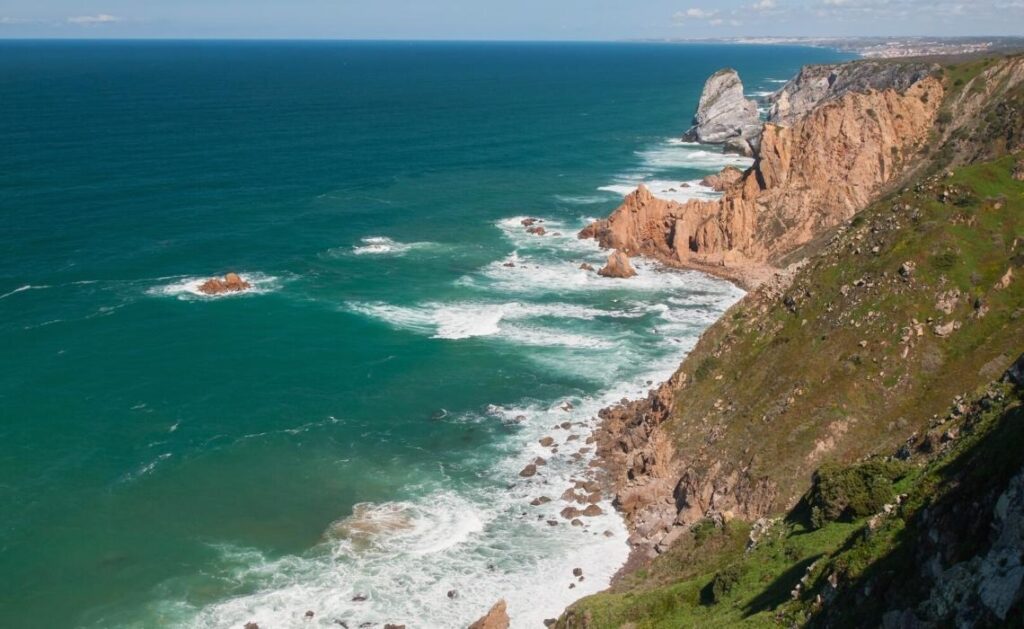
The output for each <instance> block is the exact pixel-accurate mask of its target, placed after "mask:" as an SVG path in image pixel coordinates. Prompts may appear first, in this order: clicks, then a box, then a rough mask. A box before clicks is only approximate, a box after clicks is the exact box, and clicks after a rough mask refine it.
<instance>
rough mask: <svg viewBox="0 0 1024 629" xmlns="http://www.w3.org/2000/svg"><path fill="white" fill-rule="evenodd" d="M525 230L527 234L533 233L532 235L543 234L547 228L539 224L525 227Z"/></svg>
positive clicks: (546, 231)
mask: <svg viewBox="0 0 1024 629" xmlns="http://www.w3.org/2000/svg"><path fill="white" fill-rule="evenodd" d="M526 232H527V233H528V234H533V235H534V236H543V235H544V234H546V233H548V230H546V229H544V228H543V227H541V226H540V225H534V226H533V227H527V228H526Z"/></svg>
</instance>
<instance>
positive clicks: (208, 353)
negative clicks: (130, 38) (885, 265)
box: [0, 42, 843, 629]
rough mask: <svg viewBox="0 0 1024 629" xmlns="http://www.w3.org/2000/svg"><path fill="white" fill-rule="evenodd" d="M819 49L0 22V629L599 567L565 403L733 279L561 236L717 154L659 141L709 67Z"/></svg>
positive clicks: (331, 621)
mask: <svg viewBox="0 0 1024 629" xmlns="http://www.w3.org/2000/svg"><path fill="white" fill-rule="evenodd" d="M841 58H843V57H842V56H841V55H838V54H836V53H832V52H829V51H827V50H822V49H812V48H796V47H792V48H790V47H770V48H769V47H757V46H711V45H708V46H669V45H664V46H663V45H633V44H600V45H598V44H442V43H435V44H425V43H420V44H407V43H387V44H384V43H360V44H355V43H305V44H300V43H284V42H282V43H255V42H252V43H184V42H182V43H176V42H161V43H124V42H117V43H82V42H75V43H71V42H60V43H40V42H3V43H0V95H2V96H3V100H4V105H3V107H4V111H5V113H6V114H7V115H5V116H2V117H0V142H2V144H3V146H5V147H6V148H5V150H4V151H0V207H2V217H3V218H2V221H3V229H2V230H0V247H2V250H3V252H4V255H2V256H0V338H2V341H0V343H2V347H3V352H2V353H0V376H2V377H0V404H2V408H3V413H2V416H3V421H2V423H0V443H2V444H3V445H2V446H0V591H3V592H5V593H6V596H5V597H3V599H0V626H4V627H37V626H61V625H71V626H86V627H152V626H173V627H179V626H180V627H240V626H242V625H243V624H244V623H246V622H248V621H254V622H258V623H259V624H260V626H261V627H264V629H266V628H267V627H289V626H304V627H305V626H339V625H337V624H335V622H336V621H343V622H346V623H348V625H349V626H350V627H356V626H359V625H360V624H361V623H367V622H369V623H374V625H375V626H381V625H383V624H384V623H387V622H395V623H406V624H407V625H408V626H410V627H457V626H462V625H465V624H467V623H468V622H470V621H472V620H474V619H475V618H477V617H479V616H480V615H481V614H483V613H484V612H485V611H486V610H487V608H489V607H490V605H491V604H493V603H494V601H495V600H497V599H498V598H501V597H504V598H506V599H507V600H508V603H509V612H510V614H511V615H512V618H513V626H516V627H536V626H539V625H540V623H541V621H542V620H543V619H544V618H549V617H553V616H556V615H558V613H559V612H560V611H561V610H562V608H564V607H565V605H567V604H569V603H571V602H572V601H573V600H575V599H576V598H578V597H580V596H582V595H585V594H587V593H591V592H595V591H597V590H600V589H602V588H603V587H605V586H606V585H607V583H608V580H609V578H610V577H611V575H612V574H613V573H614V572H615V571H616V570H617V569H618V567H619V566H620V565H621V563H622V562H623V561H624V559H625V557H626V554H627V550H628V549H627V547H626V545H625V537H626V535H625V530H624V527H623V525H622V523H621V521H620V520H619V518H618V517H617V516H616V515H615V514H614V511H613V509H612V507H611V505H610V504H609V502H608V500H607V498H606V499H605V500H604V501H603V502H601V503H600V506H601V508H602V509H603V512H604V513H603V514H602V515H600V516H597V517H592V518H580V519H581V520H582V521H583V522H584V525H583V526H573V525H571V524H570V522H569V520H567V519H564V518H562V517H561V516H560V515H559V512H560V511H561V510H562V509H563V508H564V507H565V506H566V503H565V502H563V501H562V500H561V499H560V497H561V496H562V494H563V492H564V491H565V490H566V489H567V488H568V487H570V486H572V484H573V481H575V480H583V479H585V478H587V471H588V464H589V458H590V457H591V456H592V454H593V452H592V450H590V448H592V447H593V446H592V445H590V444H587V443H586V437H587V436H588V435H589V433H590V430H591V429H592V427H593V426H594V425H595V424H594V421H595V420H594V417H595V415H596V413H597V411H598V410H599V409H600V408H602V407H603V406H606V405H608V404H611V403H614V402H616V401H618V400H619V399H621V398H623V397H637V396H640V395H643V394H644V392H645V391H646V390H647V389H648V388H649V387H650V385H651V384H652V383H656V382H658V381H660V380H662V379H664V378H665V377H667V376H668V375H669V374H671V372H672V371H673V370H674V369H675V367H676V365H677V364H678V362H679V360H680V359H681V358H682V357H683V355H684V354H685V352H686V351H687V350H688V349H689V348H690V347H692V346H693V344H694V343H695V342H696V340H697V338H698V336H699V334H700V333H701V331H703V329H705V328H706V326H707V325H709V324H710V323H711V322H713V321H714V320H715V318H717V317H718V316H719V315H720V314H721V313H722V312H723V311H724V310H725V309H726V308H727V307H728V306H729V305H731V304H732V303H734V302H735V300H737V299H738V298H739V297H740V296H741V295H742V293H741V292H740V291H739V290H738V289H736V288H735V287H733V286H731V285H729V284H727V283H725V282H722V281H719V280H715V279H713V278H709V277H707V276H704V275H701V274H698V273H692V272H671V271H666V270H664V269H661V268H659V267H657V266H656V265H654V264H651V263H647V262H643V261H638V262H637V267H638V271H639V273H640V274H639V276H638V277H636V278H633V279H630V280H609V279H605V278H600V277H598V276H596V274H594V273H590V272H587V271H584V270H581V269H580V268H579V267H580V264H581V263H583V262H587V263H590V264H592V265H594V266H595V267H598V266H599V265H600V264H601V263H602V261H603V259H604V257H605V254H604V253H602V252H601V251H599V250H598V249H597V247H596V245H595V244H594V243H592V242H589V241H587V242H585V241H579V240H577V239H576V238H575V233H576V232H577V231H578V230H579V229H580V228H581V227H583V226H584V225H585V224H586V223H587V222H588V220H590V219H593V218H596V217H600V216H604V215H606V214H608V213H609V212H610V211H611V210H612V209H614V207H615V206H616V205H618V203H619V201H620V199H621V195H622V194H623V193H624V192H625V191H628V190H629V189H631V188H632V187H634V186H635V185H636V184H637V183H639V182H641V181H644V182H648V183H649V184H650V185H651V186H652V189H654V190H655V191H656V192H657V193H659V194H664V195H666V196H671V195H676V196H677V198H686V197H687V195H706V194H708V192H707V191H706V190H702V189H700V188H697V187H694V186H691V187H689V188H686V187H683V186H681V185H679V184H681V183H682V182H694V181H696V180H699V179H700V178H701V177H702V176H704V175H706V174H709V173H711V172H715V171H717V170H718V169H720V168H721V167H722V166H724V165H726V164H729V163H738V164H741V165H742V164H743V162H742V161H741V160H739V159H738V158H736V157H735V156H724V155H721V154H720V152H718V151H717V150H715V149H714V148H708V147H699V146H694V145H690V144H686V143H683V142H680V141H678V140H676V139H674V138H676V137H678V136H679V135H680V134H681V133H682V131H683V130H685V128H686V126H687V123H688V122H689V117H690V115H691V114H692V109H693V107H694V105H695V103H696V101H697V98H698V95H699V92H700V88H701V86H702V84H703V81H704V79H705V78H706V77H707V76H708V75H709V74H711V73H712V72H714V71H715V70H717V69H719V68H720V67H723V66H732V67H735V68H737V69H738V70H739V71H740V73H741V76H742V77H743V79H744V81H745V84H746V87H747V91H748V93H750V94H754V93H756V92H762V91H770V90H773V89H776V88H777V87H778V84H777V83H774V82H773V81H774V80H777V79H778V77H785V76H790V75H792V74H793V73H794V72H795V71H796V70H798V69H799V66H800V65H802V64H804V63H809V62H823V61H835V60H839V59H841ZM525 217H537V218H540V219H543V220H544V223H543V225H544V227H545V229H546V230H547V234H546V235H545V236H542V237H538V236H534V235H532V234H528V233H526V231H525V229H524V227H523V225H522V224H521V221H522V219H523V218H525ZM226 271H237V272H239V273H241V274H242V275H243V277H245V278H246V279H247V280H249V281H250V282H251V283H252V284H253V286H254V290H252V291H251V292H248V293H245V294H237V295H228V296H223V297H209V296H204V295H202V294H201V293H200V292H199V291H198V286H199V284H200V283H201V282H202V280H203V279H204V278H206V277H208V276H209V275H211V274H222V273H224V272H226ZM566 403H568V404H566ZM565 422H569V426H568V428H562V427H561V425H562V424H563V423H565ZM544 436H551V437H553V438H554V439H555V442H556V444H557V449H558V452H557V453H552V452H551V449H550V448H542V447H541V446H540V445H539V443H538V440H539V439H540V438H541V437H544ZM574 455H576V456H574ZM538 456H540V457H543V458H544V459H546V464H545V465H542V466H541V467H540V468H539V472H538V474H537V475H536V476H533V477H530V478H523V477H520V476H519V471H520V470H521V469H522V468H523V467H524V466H525V465H526V464H527V463H529V462H530V461H532V460H534V459H535V458H536V457H538ZM541 496H546V497H549V498H551V499H552V501H551V502H548V503H545V504H542V505H540V506H533V505H531V504H530V503H531V501H533V500H535V499H536V498H539V497H541ZM578 506H582V505H578ZM549 521H551V522H555V525H551V524H549ZM576 567H580V568H582V569H583V573H584V579H583V580H582V581H579V580H577V579H575V578H573V576H572V570H573V568H576ZM570 585H571V586H572V587H571V588H570ZM449 592H453V595H452V596H451V597H450V596H449V595H448V594H449ZM360 599H365V600H360ZM307 611H312V612H313V613H314V616H313V618H312V620H307V619H306V618H305V614H306V612H307Z"/></svg>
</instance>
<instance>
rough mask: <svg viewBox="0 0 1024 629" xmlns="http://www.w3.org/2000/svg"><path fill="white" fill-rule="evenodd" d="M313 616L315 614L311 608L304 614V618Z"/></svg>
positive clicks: (310, 618) (308, 618)
mask: <svg viewBox="0 0 1024 629" xmlns="http://www.w3.org/2000/svg"><path fill="white" fill-rule="evenodd" d="M313 616H316V614H315V613H313V610H312V609H310V610H307V611H306V615H305V618H306V620H313Z"/></svg>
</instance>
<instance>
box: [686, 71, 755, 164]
mask: <svg viewBox="0 0 1024 629" xmlns="http://www.w3.org/2000/svg"><path fill="white" fill-rule="evenodd" d="M760 136H761V119H760V116H759V115H758V113H757V103H755V102H754V101H752V100H749V99H748V98H747V97H746V96H744V95H743V82H742V81H740V75H739V74H737V73H736V71H735V70H733V69H732V68H725V69H723V70H719V71H718V72H715V73H714V74H712V75H711V77H710V78H708V80H707V82H705V83H704V91H703V92H702V93H701V95H700V103H699V105H698V106H697V113H696V114H694V116H693V127H691V128H690V130H689V131H687V132H686V135H685V136H684V138H685V139H687V140H690V141H694V140H695V141H697V142H702V143H704V144H724V143H726V142H729V141H730V140H736V139H741V140H743V144H745V145H746V146H747V147H753V146H756V145H757V142H758V138H760ZM740 146H742V145H740ZM750 153H751V154H753V149H752V148H751V150H750Z"/></svg>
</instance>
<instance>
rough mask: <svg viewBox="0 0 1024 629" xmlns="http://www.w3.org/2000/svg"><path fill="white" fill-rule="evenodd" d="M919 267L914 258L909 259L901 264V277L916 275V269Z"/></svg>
mask: <svg viewBox="0 0 1024 629" xmlns="http://www.w3.org/2000/svg"><path fill="white" fill-rule="evenodd" d="M916 269H917V265H916V264H914V262H913V261H912V260H907V261H906V262H904V263H903V264H901V265H900V277H902V278H910V277H911V276H913V275H914V271H915V270H916Z"/></svg>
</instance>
